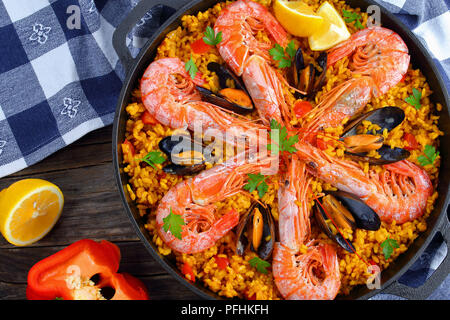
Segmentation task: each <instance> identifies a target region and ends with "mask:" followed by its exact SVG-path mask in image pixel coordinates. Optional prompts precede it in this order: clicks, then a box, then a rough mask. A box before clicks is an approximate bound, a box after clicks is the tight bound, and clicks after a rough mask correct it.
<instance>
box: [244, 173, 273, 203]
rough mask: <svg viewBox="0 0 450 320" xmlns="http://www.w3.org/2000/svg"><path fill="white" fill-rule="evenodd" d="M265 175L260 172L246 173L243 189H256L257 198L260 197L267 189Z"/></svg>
mask: <svg viewBox="0 0 450 320" xmlns="http://www.w3.org/2000/svg"><path fill="white" fill-rule="evenodd" d="M266 178H267V177H266V176H264V175H262V174H261V173H258V174H252V173H249V174H248V182H247V184H246V185H244V190H247V191H248V192H253V191H255V190H258V196H259V198H262V197H263V196H264V195H265V194H266V192H267V190H269V186H268V185H267V183H266V181H265V180H266Z"/></svg>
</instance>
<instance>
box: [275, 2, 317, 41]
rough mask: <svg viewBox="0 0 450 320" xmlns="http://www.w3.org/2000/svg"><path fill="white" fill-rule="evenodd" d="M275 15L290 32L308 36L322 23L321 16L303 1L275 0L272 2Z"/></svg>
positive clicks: (298, 35)
mask: <svg viewBox="0 0 450 320" xmlns="http://www.w3.org/2000/svg"><path fill="white" fill-rule="evenodd" d="M273 11H274V13H275V17H276V18H277V20H278V21H279V22H280V23H281V25H282V26H283V27H284V28H285V29H286V31H288V32H289V33H290V34H293V35H294V36H297V37H308V36H310V35H312V34H314V33H315V32H317V30H319V29H320V27H321V26H322V24H323V21H324V19H323V17H321V16H320V15H317V14H315V13H314V10H313V9H312V8H311V7H310V6H308V5H307V4H306V3H304V2H303V1H286V0H276V1H275V3H274V4H273Z"/></svg>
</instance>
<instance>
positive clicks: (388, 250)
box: [381, 238, 400, 260]
mask: <svg viewBox="0 0 450 320" xmlns="http://www.w3.org/2000/svg"><path fill="white" fill-rule="evenodd" d="M399 247H400V246H399V245H398V242H397V240H394V239H390V238H387V239H386V240H384V241H383V243H381V249H383V254H384V258H385V259H386V260H387V259H389V258H390V257H391V255H392V253H393V252H394V248H399Z"/></svg>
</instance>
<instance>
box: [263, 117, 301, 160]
mask: <svg viewBox="0 0 450 320" xmlns="http://www.w3.org/2000/svg"><path fill="white" fill-rule="evenodd" d="M270 139H271V140H272V141H273V142H275V143H270V144H269V145H267V149H269V150H271V151H272V152H273V153H274V154H278V153H279V152H280V151H286V152H289V153H294V152H296V151H297V149H296V148H295V147H294V144H296V143H297V142H298V136H297V135H293V136H291V137H289V138H288V134H287V129H286V127H282V126H281V124H279V123H278V122H277V121H276V120H275V119H272V120H271V121H270Z"/></svg>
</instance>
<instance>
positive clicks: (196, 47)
mask: <svg viewBox="0 0 450 320" xmlns="http://www.w3.org/2000/svg"><path fill="white" fill-rule="evenodd" d="M211 48H212V47H211V46H210V45H209V44H207V43H205V41H203V38H200V39H198V40H196V41H194V42H192V44H191V49H192V51H193V52H194V53H197V54H202V53H205V52H208V51H209V50H210V49H211Z"/></svg>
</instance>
